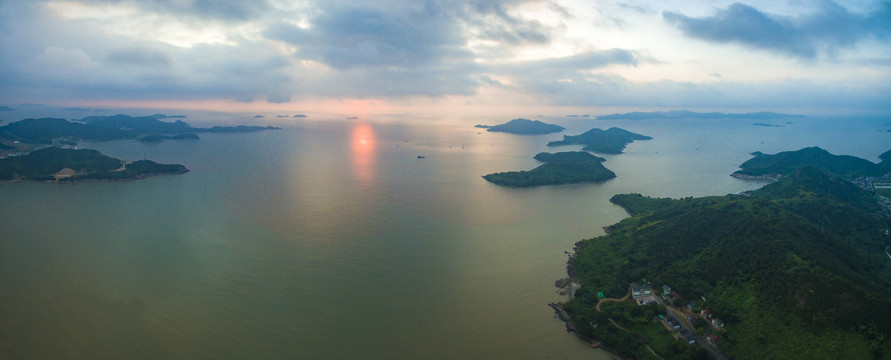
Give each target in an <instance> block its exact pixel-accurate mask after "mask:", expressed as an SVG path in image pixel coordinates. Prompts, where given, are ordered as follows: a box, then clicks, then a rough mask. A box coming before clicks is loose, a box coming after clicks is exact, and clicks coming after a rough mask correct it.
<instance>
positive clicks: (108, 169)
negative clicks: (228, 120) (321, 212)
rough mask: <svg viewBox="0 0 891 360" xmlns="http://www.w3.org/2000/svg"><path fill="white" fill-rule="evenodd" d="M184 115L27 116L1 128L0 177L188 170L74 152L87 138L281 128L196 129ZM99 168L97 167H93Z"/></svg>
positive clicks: (145, 138) (158, 137)
mask: <svg viewBox="0 0 891 360" xmlns="http://www.w3.org/2000/svg"><path fill="white" fill-rule="evenodd" d="M167 118H173V119H182V118H185V116H183V115H169V116H168V115H165V114H154V115H150V116H138V117H133V116H128V115H122V114H118V115H113V116H89V117H85V118H83V119H79V120H73V121H69V120H65V119H60V118H39V119H24V120H20V121H16V122H12V123H9V124H6V125H3V126H0V162H2V164H3V166H2V169H0V171H2V173H0V181H11V180H20V179H27V180H54V181H75V180H81V179H104V180H129V179H138V178H142V177H146V176H149V175H159V174H180V173H184V172H187V171H189V170H188V169H186V168H185V167H184V166H182V165H165V164H158V163H155V162H152V161H149V160H140V161H134V162H122V161H120V160H118V159H113V158H109V157H107V156H105V155H102V154H99V153H98V152H95V151H93V150H75V148H76V147H77V145H78V144H80V143H81V142H83V141H107V140H118V139H135V140H136V141H139V142H159V141H163V140H181V139H198V135H196V134H195V133H246V132H256V131H263V130H275V129H279V128H277V127H272V126H244V125H239V126H214V127H211V128H200V127H192V126H191V125H189V124H188V123H186V122H184V121H182V120H176V121H173V122H169V121H162V120H161V119H167ZM95 166H98V167H95Z"/></svg>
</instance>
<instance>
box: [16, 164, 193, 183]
mask: <svg viewBox="0 0 891 360" xmlns="http://www.w3.org/2000/svg"><path fill="white" fill-rule="evenodd" d="M190 171H192V170H189V169H187V168H184V170H183V171H177V172H172V173H150V174H140V175H137V176H133V177H128V178H122V179H102V178H98V179H97V178H81V179H74V178H73V176H69V177H65V178H59V179H54V180H39V179H29V178H18V179H11V180H0V186H2V185H5V184H11V183H15V182H20V181H32V182H43V183H54V184H76V183H77V182H78V181H98V182H123V181H135V180H142V179H146V178H150V177H154V176H169V175H182V174H185V173H187V172H190Z"/></svg>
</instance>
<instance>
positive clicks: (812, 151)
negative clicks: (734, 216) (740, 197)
mask: <svg viewBox="0 0 891 360" xmlns="http://www.w3.org/2000/svg"><path fill="white" fill-rule="evenodd" d="M754 155H755V157H753V158H751V159H749V160H748V161H746V162H744V163H743V164H742V165H740V166H739V167H740V169H742V170H739V171H737V172H735V173H734V175H746V176H769V177H777V176H787V175H789V174H791V173H792V172H794V171H796V170H798V169H799V168H801V167H803V166H813V167H815V168H817V169H820V170H822V171H824V172H826V173H829V174H830V175H832V176H838V177H857V176H880V175H882V174H884V173H885V171H887V170H886V169H884V168H883V167H882V166H880V165H877V164H875V163H872V162H870V161H869V160H866V159H861V158H858V157H854V156H848V155H833V154H830V153H829V152H828V151H826V150H823V149H821V148H819V147H809V148H804V149H801V150H798V151H784V152H780V153H777V154H773V155H768V154H762V153H760V152H756V153H754Z"/></svg>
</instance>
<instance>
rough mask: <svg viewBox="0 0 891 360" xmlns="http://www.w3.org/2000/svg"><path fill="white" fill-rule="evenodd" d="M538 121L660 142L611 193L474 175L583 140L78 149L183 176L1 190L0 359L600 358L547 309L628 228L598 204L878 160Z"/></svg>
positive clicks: (394, 130) (785, 142)
mask: <svg viewBox="0 0 891 360" xmlns="http://www.w3.org/2000/svg"><path fill="white" fill-rule="evenodd" d="M489 122H490V123H496V122H500V121H489ZM549 122H554V123H558V124H561V125H564V126H565V127H567V128H568V129H567V131H566V132H564V134H570V135H574V134H578V133H581V132H583V131H585V130H588V129H590V128H593V127H600V128H607V127H610V126H619V127H622V128H625V129H627V130H631V131H634V132H638V133H641V134H645V135H650V136H652V137H654V139H653V140H650V141H639V142H635V143H633V144H631V145H629V146H628V148H627V149H626V151H625V154H622V155H615V156H605V157H606V158H607V161H606V163H605V165H606V167H608V168H609V169H611V170H613V171H614V172H615V173H616V174H617V175H618V177H617V178H616V179H612V180H609V181H606V182H604V183H599V184H584V185H567V186H548V187H539V188H534V189H510V188H503V187H498V186H495V185H492V184H490V183H488V182H486V181H484V180H483V179H482V178H481V176H482V175H484V174H487V173H491V172H497V171H507V170H523V169H531V168H533V167H535V166H537V162H536V161H535V160H533V159H532V156H533V155H535V154H536V153H538V152H541V151H552V152H553V151H569V150H576V149H578V148H577V147H561V148H550V149H549V148H547V147H546V146H545V144H546V143H547V142H548V141H552V140H556V139H559V138H560V137H561V136H560V134H556V135H543V136H518V135H509V134H496V133H487V132H485V131H480V129H475V128H473V127H472V125H473V124H475V123H476V122H461V121H451V122H450V121H434V122H432V123H430V124H419V123H417V122H416V123H412V124H411V125H407V124H401V123H399V121H396V122H393V121H389V122H386V123H384V122H373V121H372V122H342V121H332V122H326V121H302V122H295V123H289V124H288V123H283V124H281V125H282V126H283V127H285V128H284V129H283V130H279V131H264V132H259V133H253V134H202V135H200V136H201V139H200V140H197V141H167V142H164V143H160V144H140V143H135V142H132V141H113V142H104V143H93V144H83V145H82V146H81V147H87V148H94V149H98V150H100V151H102V152H103V153H105V154H107V155H110V156H114V157H119V158H122V159H126V160H136V159H141V158H143V157H147V158H149V159H152V160H155V161H158V162H164V163H180V164H184V165H186V167H188V168H189V169H191V170H192V171H191V172H189V173H187V174H184V175H178V176H166V177H154V178H149V179H145V180H139V181H130V182H114V183H109V182H82V183H78V184H75V185H61V184H49V183H33V182H18V183H10V184H4V185H0V216H2V218H0V358H3V359H7V358H8V359H62V358H65V359H106V358H107V359H224V358H226V359H228V358H231V359H292V358H293V359H349V358H362V359H417V358H426V359H490V358H504V359H545V358H551V359H566V358H585V359H608V358H609V357H610V355H609V354H607V353H604V352H601V351H598V350H594V349H591V348H589V347H587V346H586V345H585V344H584V343H582V342H580V341H578V340H576V339H575V338H574V337H573V336H571V335H570V334H568V333H566V332H565V331H564V325H563V323H561V322H560V321H558V320H556V319H555V317H554V314H553V312H552V311H551V309H550V308H549V307H548V306H547V303H549V302H552V301H558V300H563V299H564V298H563V297H561V296H559V295H558V294H556V293H555V291H556V288H554V280H556V279H558V278H561V277H564V276H565V263H566V259H567V255H566V253H565V252H566V251H570V250H571V249H572V247H573V244H574V243H575V242H576V241H578V240H580V239H584V238H590V237H594V236H598V235H602V234H603V230H602V227H603V226H606V225H610V224H612V223H615V222H617V221H619V220H621V219H622V218H623V217H625V216H626V214H625V213H624V211H623V210H622V209H621V208H619V207H616V206H614V205H612V204H610V203H609V201H608V199H609V198H610V197H611V196H612V195H614V194H617V193H627V192H638V193H643V194H646V195H650V196H663V197H664V196H668V197H684V196H704V195H724V194H728V193H735V192H739V191H743V190H750V189H755V188H757V187H760V186H762V185H763V184H764V183H763V182H757V181H745V180H739V179H734V178H732V177H730V176H729V174H730V173H731V172H733V171H734V170H736V168H737V166H738V165H739V164H740V163H742V162H744V161H745V160H747V159H749V158H750V155H749V153H750V152H752V151H756V150H760V151H763V152H765V153H775V152H778V151H785V150H797V149H799V148H801V147H805V146H821V147H823V148H825V149H827V150H829V151H830V152H832V153H835V154H847V155H855V156H860V157H864V158H867V159H869V160H871V161H876V162H877V161H878V155H879V154H880V153H882V152H883V151H885V150H888V149H889V148H891V133H889V132H888V131H887V130H888V129H891V120H889V119H887V118H885V119H881V118H872V119H820V118H811V119H794V120H793V123H792V124H786V121H785V120H784V121H749V120H739V121H726V120H725V121H692V120H691V121H624V122H619V121H595V120H588V119H551V120H549ZM753 122H770V123H774V124H778V125H785V126H784V127H760V126H753V125H752V123H753ZM418 155H423V156H425V157H426V158H424V159H418V158H417V156H418Z"/></svg>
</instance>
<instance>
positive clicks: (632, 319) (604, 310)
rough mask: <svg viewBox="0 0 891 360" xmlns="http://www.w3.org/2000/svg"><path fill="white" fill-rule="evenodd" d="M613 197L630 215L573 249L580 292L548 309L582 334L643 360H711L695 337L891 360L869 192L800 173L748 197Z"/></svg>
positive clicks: (735, 354) (783, 353)
mask: <svg viewBox="0 0 891 360" xmlns="http://www.w3.org/2000/svg"><path fill="white" fill-rule="evenodd" d="M886 154H887V153H886ZM883 156H884V154H883ZM611 202H613V203H615V204H618V205H620V206H622V207H623V208H625V209H626V210H627V211H628V213H629V214H631V217H630V218H627V219H625V220H622V221H621V222H619V223H618V224H615V225H612V226H610V227H609V228H608V230H609V231H608V235H605V236H601V237H598V238H593V239H588V240H582V241H580V242H578V243H576V247H575V253H574V255H572V256H571V258H570V261H569V266H568V270H569V273H570V275H571V276H573V277H574V281H577V282H578V283H579V284H581V285H580V288H578V290H577V291H574V297H572V298H571V299H570V300H569V301H568V302H567V303H565V304H555V305H554V306H555V307H556V308H557V309H558V310H562V309H565V313H563V314H564V315H566V314H568V316H571V319H569V322H568V324H569V327H570V328H571V329H572V330H573V331H575V332H577V333H578V334H579V335H580V336H581V337H583V338H587V339H594V340H596V341H597V342H599V343H600V344H601V345H602V346H603V347H605V348H607V349H608V350H610V351H612V352H614V353H616V354H618V355H621V356H623V357H627V358H637V359H653V358H655V357H654V356H653V354H658V356H659V357H661V358H664V359H708V358H709V355H708V354H707V353H706V351H705V350H703V349H704V348H709V347H710V346H711V345H703V347H700V346H695V345H688V344H687V343H688V342H700V343H705V342H707V343H709V344H715V343H716V344H717V348H718V349H720V352H721V353H723V354H724V355H726V356H727V357H728V358H733V359H766V358H776V359H793V358H796V359H817V358H821V359H826V358H833V359H838V358H848V359H878V358H889V357H891V312H889V311H886V310H885V309H888V308H889V307H891V261H889V259H888V256H887V255H886V254H885V251H884V250H885V249H886V246H887V245H888V242H889V240H891V239H889V237H888V235H886V233H885V230H886V229H887V227H888V225H889V224H888V223H889V220H888V218H887V217H885V216H883V215H881V209H880V208H879V205H878V204H877V202H876V198H875V194H874V193H872V192H869V191H867V190H864V189H862V188H860V187H858V186H856V185H854V184H852V183H851V182H849V181H847V180H843V179H839V178H836V177H832V176H830V175H828V174H826V173H824V172H823V171H821V170H819V169H817V168H814V167H804V168H800V169H798V170H795V171H793V172H791V173H789V174H788V176H786V177H784V178H783V179H781V180H780V181H777V182H774V183H771V184H769V185H767V186H764V187H763V188H761V189H759V190H756V191H754V192H752V193H751V194H750V195H749V196H743V195H727V196H711V197H703V198H684V199H679V200H673V199H653V198H648V197H643V196H641V195H636V194H629V195H616V196H614V197H613V198H612V199H611ZM629 284H635V285H639V287H636V288H634V289H633V290H634V296H633V297H631V296H630V295H631V293H632V291H631V290H632V289H630V288H629ZM644 292H645V293H646V295H648V296H650V293H652V296H650V297H643V295H641V296H642V297H638V294H643V293H644ZM619 298H621V299H619ZM628 298H631V299H632V300H633V301H616V300H610V299H619V300H624V299H628ZM643 299H652V301H650V300H643ZM663 299H664V300H663ZM611 301H612V302H611ZM639 302H645V303H652V304H650V305H640V304H639ZM666 305H667V306H666ZM678 319H680V321H678ZM681 323H683V324H681ZM672 326H675V329H685V328H687V327H691V328H692V329H694V330H692V332H691V331H690V330H686V331H687V332H686V333H684V331H685V330H669V329H671V327H672ZM676 333H678V334H680V335H678V337H680V338H681V339H677V338H676V337H675V334H676ZM651 351H652V352H651Z"/></svg>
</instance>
